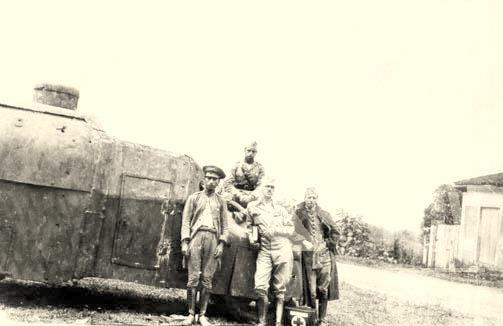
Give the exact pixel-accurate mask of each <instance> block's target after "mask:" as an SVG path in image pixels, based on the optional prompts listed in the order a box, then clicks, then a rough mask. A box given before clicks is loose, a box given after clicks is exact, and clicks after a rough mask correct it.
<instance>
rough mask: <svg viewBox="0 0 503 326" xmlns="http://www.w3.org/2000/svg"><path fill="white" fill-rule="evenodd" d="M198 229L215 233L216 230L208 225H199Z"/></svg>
mask: <svg viewBox="0 0 503 326" xmlns="http://www.w3.org/2000/svg"><path fill="white" fill-rule="evenodd" d="M199 231H206V232H211V233H215V234H216V233H217V230H216V229H215V228H212V227H209V226H200V227H199V229H197V232H199Z"/></svg>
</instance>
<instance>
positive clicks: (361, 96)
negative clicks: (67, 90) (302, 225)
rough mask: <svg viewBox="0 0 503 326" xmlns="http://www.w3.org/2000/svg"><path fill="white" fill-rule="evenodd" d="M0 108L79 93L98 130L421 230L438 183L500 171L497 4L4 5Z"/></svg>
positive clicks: (502, 80) (502, 19) (500, 7)
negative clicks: (72, 90) (250, 166)
mask: <svg viewBox="0 0 503 326" xmlns="http://www.w3.org/2000/svg"><path fill="white" fill-rule="evenodd" d="M0 11H1V12H2V19H1V20H0V33H1V34H0V36H1V37H0V42H1V47H0V90H1V94H0V95H1V97H2V98H7V99H15V100H26V99H28V100H29V99H31V88H32V87H33V85H34V84H35V83H37V82H42V81H48V82H56V83H61V84H65V85H69V86H74V87H77V88H78V89H79V90H80V92H81V98H80V103H79V110H81V111H82V112H85V113H87V114H93V115H95V116H96V118H97V119H98V120H100V121H101V123H102V124H103V126H104V127H105V129H106V130H107V131H108V133H110V134H112V135H114V136H116V137H118V138H121V139H125V140H129V141H133V142H139V143H143V144H146V145H150V146H153V147H158V148H162V149H167V150H170V151H173V152H176V153H181V154H188V155H190V156H192V157H193V158H194V159H195V160H196V161H197V162H198V163H199V164H200V165H205V164H217V165H220V166H222V167H223V168H224V169H225V170H227V171H228V170H229V169H230V168H231V167H232V166H233V164H234V163H235V162H236V161H238V160H240V159H241V158H242V156H243V147H244V146H245V145H246V144H248V143H250V142H251V141H254V140H255V141H257V142H258V144H259V145H258V146H259V147H258V150H259V153H258V156H257V159H258V160H259V161H260V162H262V163H263V164H264V166H265V169H266V172H267V173H268V174H270V175H271V176H274V177H275V178H276V179H277V182H278V185H277V192H278V197H280V198H281V197H293V198H295V199H298V200H301V199H302V198H303V195H304V189H305V187H308V186H315V187H316V188H317V189H318V190H319V193H320V204H321V205H322V206H323V207H324V208H326V209H328V210H330V211H332V212H334V211H335V209H337V208H344V209H346V210H348V211H349V212H352V213H354V214H360V215H363V216H364V218H365V220H366V221H367V222H369V223H372V224H375V225H380V226H385V227H387V228H389V229H391V230H397V229H402V228H407V229H411V230H416V231H417V230H418V229H419V225H420V222H421V218H422V215H423V209H424V208H425V207H426V206H427V205H428V203H429V202H430V201H431V197H432V192H433V191H434V190H435V188H436V187H437V186H439V185H440V184H442V183H450V182H454V181H457V180H460V179H464V178H468V177H475V176H479V175H484V174H489V173H495V172H501V171H503V151H501V150H500V148H501V146H500V144H501V138H502V137H501V133H502V131H501V129H502V128H501V125H502V123H503V110H502V109H503V42H502V40H503V3H502V2H500V1H461V0H457V1H439V0H427V1H425V0H422V1H412V0H410V1H405V0H397V1H391V0H381V1H375V0H368V1H303V2H300V1H252V2H250V1H247V2H244V1H202V2H197V1H190V2H189V1H106V2H105V1H100V2H98V1H80V2H78V1H47V0H46V1H12V3H11V4H6V2H2V3H1V4H0Z"/></svg>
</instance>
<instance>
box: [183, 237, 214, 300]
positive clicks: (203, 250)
mask: <svg viewBox="0 0 503 326" xmlns="http://www.w3.org/2000/svg"><path fill="white" fill-rule="evenodd" d="M217 244H218V239H217V235H216V234H215V233H214V232H210V231H203V230H199V231H197V233H196V234H195V235H194V237H193V238H192V240H190V243H189V259H188V263H187V269H188V274H189V275H188V281H187V287H188V288H190V287H197V286H198V285H199V281H201V285H202V287H204V288H206V289H208V290H211V288H212V287H213V275H214V274H215V272H216V270H217V267H218V259H217V258H215V250H216V249H217Z"/></svg>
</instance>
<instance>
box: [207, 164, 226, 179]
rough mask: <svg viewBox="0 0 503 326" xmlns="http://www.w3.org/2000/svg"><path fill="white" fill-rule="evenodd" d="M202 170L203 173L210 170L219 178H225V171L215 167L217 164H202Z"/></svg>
mask: <svg viewBox="0 0 503 326" xmlns="http://www.w3.org/2000/svg"><path fill="white" fill-rule="evenodd" d="M203 172H204V173H208V172H211V173H215V174H216V175H218V177H219V178H220V179H223V178H225V173H224V171H223V170H222V169H221V168H219V167H217V166H214V165H206V166H203Z"/></svg>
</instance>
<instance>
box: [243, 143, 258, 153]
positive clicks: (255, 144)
mask: <svg viewBox="0 0 503 326" xmlns="http://www.w3.org/2000/svg"><path fill="white" fill-rule="evenodd" d="M245 149H253V150H254V151H257V142H256V141H254V142H253V143H251V144H250V145H248V146H246V147H245Z"/></svg>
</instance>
